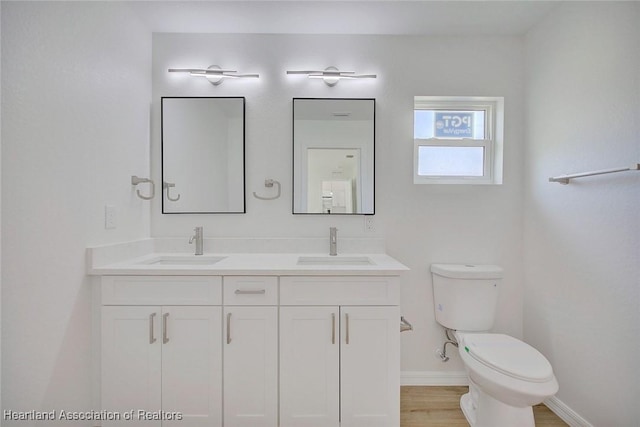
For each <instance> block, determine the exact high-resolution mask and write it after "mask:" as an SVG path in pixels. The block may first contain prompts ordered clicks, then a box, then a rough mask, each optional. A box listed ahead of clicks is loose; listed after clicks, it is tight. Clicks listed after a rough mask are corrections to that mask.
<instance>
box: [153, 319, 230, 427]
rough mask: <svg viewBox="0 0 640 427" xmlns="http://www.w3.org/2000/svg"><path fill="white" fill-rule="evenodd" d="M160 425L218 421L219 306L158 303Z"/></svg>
mask: <svg viewBox="0 0 640 427" xmlns="http://www.w3.org/2000/svg"><path fill="white" fill-rule="evenodd" d="M160 320H161V323H162V334H161V336H159V337H158V341H161V342H162V410H163V412H164V413H165V414H170V413H172V412H179V413H180V414H181V416H182V419H181V420H176V419H165V420H164V421H163V422H162V426H163V427H171V426H180V427H204V426H210V427H214V426H215V427H217V426H220V425H221V424H222V343H221V341H222V307H212V306H202V307H198V306H191V307H189V306H165V307H163V308H162V317H161V319H160Z"/></svg>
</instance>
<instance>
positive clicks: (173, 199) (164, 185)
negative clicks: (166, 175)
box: [162, 181, 180, 202]
mask: <svg viewBox="0 0 640 427" xmlns="http://www.w3.org/2000/svg"><path fill="white" fill-rule="evenodd" d="M175 186H176V185H175V184H174V183H172V182H166V181H162V189H163V190H166V191H167V199H169V201H171V202H177V201H178V200H180V194H178V196H177V197H171V194H169V191H170V189H171V188H174V187H175Z"/></svg>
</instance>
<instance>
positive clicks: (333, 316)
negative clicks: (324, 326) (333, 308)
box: [331, 313, 336, 344]
mask: <svg viewBox="0 0 640 427" xmlns="http://www.w3.org/2000/svg"><path fill="white" fill-rule="evenodd" d="M335 343H336V314H335V313H331V344H335Z"/></svg>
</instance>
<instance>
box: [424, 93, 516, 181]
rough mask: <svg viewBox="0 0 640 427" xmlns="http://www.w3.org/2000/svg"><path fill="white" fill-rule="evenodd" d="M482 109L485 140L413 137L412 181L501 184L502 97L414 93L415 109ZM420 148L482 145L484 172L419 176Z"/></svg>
mask: <svg viewBox="0 0 640 427" xmlns="http://www.w3.org/2000/svg"><path fill="white" fill-rule="evenodd" d="M417 110H435V111H437V110H441V111H484V113H485V114H484V120H485V123H484V126H485V128H484V129H485V132H484V136H485V139H472V138H415V137H414V140H413V182H414V184H502V157H503V156H502V147H503V143H502V139H503V138H502V136H503V122H504V98H502V97H460V96H447V97H442V96H416V97H415V98H414V107H413V111H414V136H415V111H417ZM420 147H482V148H483V151H484V153H483V175H482V176H470V175H420V174H419V173H418V171H419V167H418V166H419V160H420V158H419V150H420Z"/></svg>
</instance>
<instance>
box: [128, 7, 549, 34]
mask: <svg viewBox="0 0 640 427" xmlns="http://www.w3.org/2000/svg"><path fill="white" fill-rule="evenodd" d="M557 4H558V2H557V1H533V0H511V1H482V0H473V1H452V0H449V1H429V0H421V1H403V0H393V1H377V0H351V1H335V0H319V1H318V0H315V1H314V0H288V1H266V0H263V1H217V0H208V1H133V2H129V3H128V5H129V6H130V7H131V8H132V9H133V10H134V11H135V12H136V13H137V14H138V15H139V16H140V19H141V20H142V21H143V22H144V23H145V24H146V25H147V26H148V28H149V29H150V31H152V32H187V33H254V34H255V33H270V34H396V35H402V34H405V35H493V34H495V35H518V34H524V33H526V32H527V31H528V30H529V29H530V28H531V27H532V26H533V25H535V23H536V22H538V21H539V20H540V19H542V18H543V17H544V16H545V15H546V14H548V13H549V12H550V11H551V9H553V8H554V7H555V6H556V5H557Z"/></svg>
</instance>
